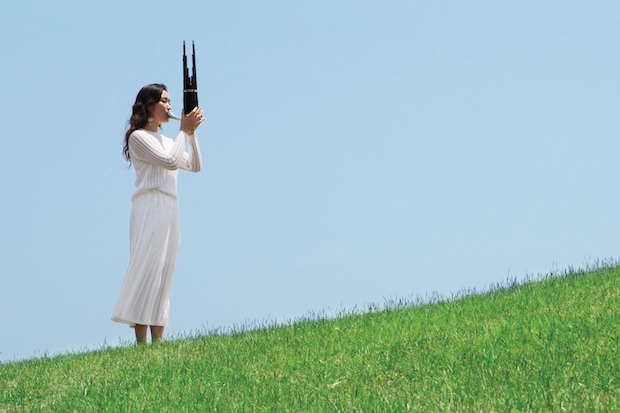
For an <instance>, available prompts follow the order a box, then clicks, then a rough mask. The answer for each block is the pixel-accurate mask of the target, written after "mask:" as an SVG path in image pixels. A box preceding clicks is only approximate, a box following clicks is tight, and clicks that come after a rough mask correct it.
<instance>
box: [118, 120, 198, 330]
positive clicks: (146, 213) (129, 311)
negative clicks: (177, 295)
mask: <svg viewBox="0 0 620 413" xmlns="http://www.w3.org/2000/svg"><path fill="white" fill-rule="evenodd" d="M188 143H189V151H188V152H185V146H186V145H187V144H188ZM129 155H130V157H131V162H132V164H133V166H134V168H135V170H136V192H135V193H134V194H133V196H132V198H131V200H132V202H133V206H132V209H131V220H130V229H129V245H130V258H129V265H128V267H127V272H126V273H125V279H124V280H123V284H122V286H121V290H120V292H119V294H118V298H117V300H116V305H115V307H114V311H113V313H112V320H113V321H116V322H119V323H124V324H129V325H130V326H131V327H133V326H135V325H136V324H143V325H151V326H167V325H168V316H169V311H170V300H169V297H170V288H171V286H172V279H173V277H174V267H175V265H176V261H177V255H178V251H179V243H180V239H181V238H180V230H179V215H178V209H177V203H176V197H177V191H176V187H177V176H178V169H185V170H188V171H192V172H198V171H199V170H200V168H201V164H202V160H201V156H200V148H199V147H198V141H197V140H196V136H195V135H187V134H186V133H184V132H179V134H178V135H177V139H176V141H173V140H172V139H170V138H167V137H165V136H163V135H161V134H159V133H156V132H149V131H147V130H144V129H140V130H137V131H135V132H133V133H132V134H131V136H130V137H129Z"/></svg>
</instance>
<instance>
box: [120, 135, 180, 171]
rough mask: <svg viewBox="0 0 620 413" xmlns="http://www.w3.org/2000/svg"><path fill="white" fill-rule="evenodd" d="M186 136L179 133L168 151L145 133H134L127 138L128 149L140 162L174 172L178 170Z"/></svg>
mask: <svg viewBox="0 0 620 413" xmlns="http://www.w3.org/2000/svg"><path fill="white" fill-rule="evenodd" d="M187 136H188V135H187V134H186V133H185V132H179V134H178V135H177V139H176V140H175V142H174V145H173V146H172V148H170V151H167V150H166V149H164V148H163V147H162V146H161V144H160V143H159V141H157V139H155V138H153V137H152V136H150V135H148V134H147V133H140V131H135V132H134V133H132V134H131V136H129V148H130V149H131V151H132V152H133V154H135V156H137V157H138V158H140V159H141V160H143V161H145V162H149V163H153V164H156V165H159V166H161V167H163V168H166V169H170V170H175V169H179V166H180V165H181V163H182V161H183V159H184V154H185V144H186V143H187Z"/></svg>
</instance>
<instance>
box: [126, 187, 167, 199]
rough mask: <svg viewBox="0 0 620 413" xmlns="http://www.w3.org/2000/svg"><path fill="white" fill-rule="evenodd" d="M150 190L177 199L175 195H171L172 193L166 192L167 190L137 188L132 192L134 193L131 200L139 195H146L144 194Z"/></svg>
mask: <svg viewBox="0 0 620 413" xmlns="http://www.w3.org/2000/svg"><path fill="white" fill-rule="evenodd" d="M152 192H159V193H160V194H164V195H166V196H169V197H170V198H172V199H174V200H175V201H176V199H177V196H176V195H173V194H171V193H168V192H164V191H162V190H160V189H157V188H143V189H138V190H137V191H136V192H134V194H133V195H132V196H131V202H133V201H134V200H135V199H136V198H137V197H139V196H140V195H146V194H150V193H152Z"/></svg>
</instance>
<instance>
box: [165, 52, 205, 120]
mask: <svg viewBox="0 0 620 413" xmlns="http://www.w3.org/2000/svg"><path fill="white" fill-rule="evenodd" d="M196 106H198V85H197V84H196V47H195V46H194V42H193V41H192V75H191V76H190V75H189V69H188V68H187V55H186V53H185V42H183V110H184V111H185V114H186V115H187V114H188V113H190V112H191V111H192V110H193V109H194V108H195V107H196ZM168 117H170V118H171V119H176V120H181V118H179V117H178V116H176V115H175V114H174V113H172V110H170V111H168Z"/></svg>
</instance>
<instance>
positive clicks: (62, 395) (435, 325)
mask: <svg viewBox="0 0 620 413" xmlns="http://www.w3.org/2000/svg"><path fill="white" fill-rule="evenodd" d="M619 275H620V268H619V267H617V266H615V265H607V266H601V267H600V268H596V269H593V270H590V271H569V272H567V273H565V274H562V275H554V276H548V277H545V278H543V279H540V280H537V281H532V282H528V283H525V284H522V285H517V284H514V285H512V286H507V287H505V288H496V289H494V290H493V291H490V292H487V293H484V294H480V295H476V294H471V295H465V294H463V296H462V297H461V298H457V299H453V300H446V301H440V302H435V303H431V304H424V305H403V304H402V303H401V304H400V305H393V306H391V307H389V308H383V309H377V310H375V311H372V312H368V313H365V314H356V315H345V316H342V317H339V318H336V319H331V320H329V319H322V318H320V317H317V318H316V319H308V320H300V321H298V322H296V323H294V324H291V325H287V326H273V327H264V328H258V329H255V330H252V331H246V332H238V333H234V334H210V335H206V336H203V337H191V338H185V339H178V340H173V341H168V342H165V343H164V344H161V345H155V346H144V347H134V346H129V347H123V348H109V349H104V350H100V351H95V352H88V353H81V354H70V355H63V356H58V357H52V358H43V359H34V360H29V361H24V362H18V363H9V364H4V365H0V411H1V412H13V411H33V412H37V411H54V412H60V411H74V410H75V411H78V412H90V411H92V412H99V411H121V412H122V411H153V412H159V411H167V412H180V411H204V412H211V411H218V412H237V411H239V412H240V411H244V412H245V411H250V412H251V411H267V412H287V411H291V412H313V411H316V412H324V411H328V412H337V411H345V412H350V411H360V412H380V411H398V412H400V411H442V412H445V411H455V412H456V411H484V412H490V411H497V412H499V411H503V412H505V411H572V412H575V411H618V410H620V384H619V380H620V379H619V376H620V352H619V348H618V347H619V345H618V332H619V329H620V317H619V311H618V310H619V308H620V278H619Z"/></svg>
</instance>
